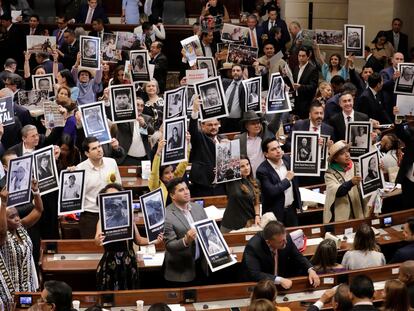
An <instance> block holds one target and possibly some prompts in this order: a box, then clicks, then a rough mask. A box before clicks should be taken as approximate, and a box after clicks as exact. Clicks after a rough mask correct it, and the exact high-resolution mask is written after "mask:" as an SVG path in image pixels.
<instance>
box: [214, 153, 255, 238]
mask: <svg viewBox="0 0 414 311" xmlns="http://www.w3.org/2000/svg"><path fill="white" fill-rule="evenodd" d="M240 174H241V177H242V178H241V179H239V180H235V181H232V182H229V183H226V193H227V197H228V202H227V207H226V210H225V211H224V215H223V220H222V221H221V227H220V230H221V232H223V233H226V232H229V231H231V230H237V229H241V228H244V227H247V226H248V225H250V224H256V225H258V224H260V207H259V204H260V188H259V184H258V182H257V180H256V179H255V178H254V177H253V172H252V167H251V164H250V160H249V158H248V157H247V156H245V155H241V156H240Z"/></svg>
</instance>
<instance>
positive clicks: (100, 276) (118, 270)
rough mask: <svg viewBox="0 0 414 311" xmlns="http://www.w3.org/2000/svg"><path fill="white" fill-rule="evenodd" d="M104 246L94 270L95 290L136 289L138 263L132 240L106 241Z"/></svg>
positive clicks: (137, 286)
mask: <svg viewBox="0 0 414 311" xmlns="http://www.w3.org/2000/svg"><path fill="white" fill-rule="evenodd" d="M104 248H105V252H104V254H103V256H102V258H101V261H100V262H99V264H98V268H97V270H96V287H97V290H126V289H138V288H139V278H138V264H137V260H136V258H135V252H134V249H133V240H128V241H119V242H113V243H108V244H106V245H104Z"/></svg>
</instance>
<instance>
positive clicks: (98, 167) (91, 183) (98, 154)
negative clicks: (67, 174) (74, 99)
mask: <svg viewBox="0 0 414 311" xmlns="http://www.w3.org/2000/svg"><path fill="white" fill-rule="evenodd" d="M82 149H83V150H84V152H85V155H86V156H87V157H88V159H87V160H85V161H83V162H81V163H79V164H78V165H77V166H76V169H79V170H85V201H84V212H83V213H82V214H81V216H80V220H79V228H80V234H81V238H82V239H92V238H94V237H95V231H96V224H97V222H98V218H99V207H98V205H97V201H96V198H97V196H98V193H99V191H100V190H101V189H102V188H103V187H105V186H106V185H107V184H110V183H118V184H121V175H120V174H119V170H118V165H117V164H116V162H115V160H114V159H111V158H106V157H104V156H103V155H104V152H103V149H102V146H101V144H100V142H99V141H98V139H97V138H96V137H86V138H85V140H84V141H83V143H82ZM72 169H73V168H72Z"/></svg>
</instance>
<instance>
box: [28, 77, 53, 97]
mask: <svg viewBox="0 0 414 311" xmlns="http://www.w3.org/2000/svg"><path fill="white" fill-rule="evenodd" d="M32 84H33V89H35V90H40V91H42V90H43V91H48V92H49V93H53V92H54V86H55V78H54V77H53V73H47V74H44V75H33V76H32Z"/></svg>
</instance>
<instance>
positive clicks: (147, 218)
mask: <svg viewBox="0 0 414 311" xmlns="http://www.w3.org/2000/svg"><path fill="white" fill-rule="evenodd" d="M139 200H140V202H141V210H142V214H143V216H144V223H145V231H146V233H147V238H148V243H153V242H155V241H157V237H158V235H159V234H160V233H162V232H164V222H165V206H164V198H163V195H162V190H161V188H158V189H156V190H154V191H151V192H149V193H146V194H144V195H142V196H140V197H139Z"/></svg>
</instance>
